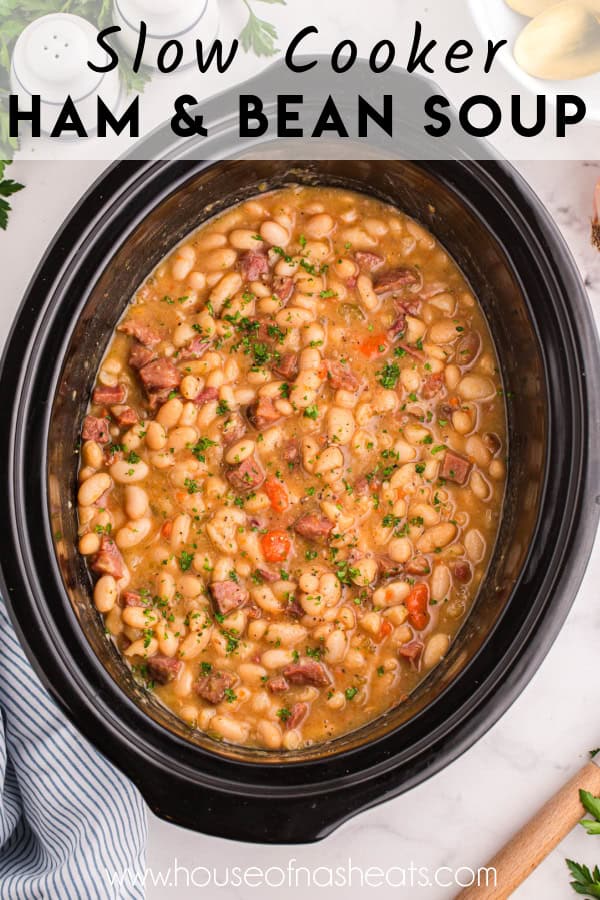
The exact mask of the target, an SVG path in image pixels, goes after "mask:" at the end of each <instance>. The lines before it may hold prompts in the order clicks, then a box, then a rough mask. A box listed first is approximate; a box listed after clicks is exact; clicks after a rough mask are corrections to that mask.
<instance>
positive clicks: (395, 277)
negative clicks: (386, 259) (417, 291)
mask: <svg viewBox="0 0 600 900" xmlns="http://www.w3.org/2000/svg"><path fill="white" fill-rule="evenodd" d="M421 280H422V279H421V276H420V274H419V272H418V271H417V269H414V268H412V267H411V266H400V267H399V268H397V269H390V270H389V271H388V272H383V273H382V274H381V275H378V276H377V278H376V280H375V282H374V283H373V290H374V291H375V293H376V294H387V293H388V292H389V291H400V290H402V288H406V287H413V286H414V285H415V284H421Z"/></svg>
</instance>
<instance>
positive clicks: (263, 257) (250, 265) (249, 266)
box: [240, 249, 269, 281]
mask: <svg viewBox="0 0 600 900" xmlns="http://www.w3.org/2000/svg"><path fill="white" fill-rule="evenodd" d="M240 269H241V271H242V275H243V276H244V278H245V279H246V281H258V280H259V278H260V277H261V276H262V275H267V274H268V272H269V260H268V258H267V254H266V253H265V252H264V250H260V249H259V250H249V251H248V252H247V253H244V255H243V256H242V257H241V258H240Z"/></svg>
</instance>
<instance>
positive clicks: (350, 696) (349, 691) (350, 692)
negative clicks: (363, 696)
mask: <svg viewBox="0 0 600 900" xmlns="http://www.w3.org/2000/svg"><path fill="white" fill-rule="evenodd" d="M357 694H358V688H357V687H349V688H346V690H345V691H344V696H345V698H346V700H354V698H355V697H356V695H357Z"/></svg>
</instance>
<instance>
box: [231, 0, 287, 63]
mask: <svg viewBox="0 0 600 900" xmlns="http://www.w3.org/2000/svg"><path fill="white" fill-rule="evenodd" d="M262 2H263V3H280V4H281V5H282V6H285V0H262ZM244 3H245V4H246V6H247V8H248V21H247V22H246V25H245V26H244V28H243V29H242V32H241V34H240V43H241V45H242V47H243V49H244V50H245V51H246V53H248V52H249V51H250V50H251V51H252V52H253V53H255V54H256V55H257V56H274V55H275V54H276V53H278V51H279V48H278V47H276V46H275V41H276V40H277V38H278V35H277V29H276V28H275V26H274V25H272V24H271V22H266V21H265V20H264V19H259V18H258V16H257V15H256V14H255V13H254V11H253V10H252V7H251V6H250V3H249V2H248V0H244Z"/></svg>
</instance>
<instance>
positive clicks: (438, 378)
mask: <svg viewBox="0 0 600 900" xmlns="http://www.w3.org/2000/svg"><path fill="white" fill-rule="evenodd" d="M443 386H444V376H443V374H442V373H441V372H436V374H435V375H428V376H427V378H426V379H425V381H424V382H423V387H422V388H421V395H422V397H423V398H424V399H425V400H432V399H433V398H434V397H435V396H436V395H437V394H439V392H440V391H441V390H442V388H443Z"/></svg>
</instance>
